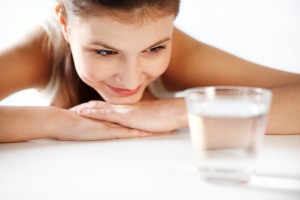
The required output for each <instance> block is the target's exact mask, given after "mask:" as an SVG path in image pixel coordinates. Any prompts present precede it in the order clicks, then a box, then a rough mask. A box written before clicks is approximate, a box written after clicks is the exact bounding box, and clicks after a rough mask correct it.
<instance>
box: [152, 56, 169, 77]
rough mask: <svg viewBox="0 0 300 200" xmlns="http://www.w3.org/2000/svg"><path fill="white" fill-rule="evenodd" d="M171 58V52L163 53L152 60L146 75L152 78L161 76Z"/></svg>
mask: <svg viewBox="0 0 300 200" xmlns="http://www.w3.org/2000/svg"><path fill="white" fill-rule="evenodd" d="M170 58H171V51H168V52H165V53H164V54H162V55H159V58H157V59H154V61H153V63H151V66H148V67H147V73H148V74H149V75H151V76H152V77H155V78H156V77H158V76H160V75H161V74H163V73H164V72H165V71H166V69H167V68H168V66H169V63H170Z"/></svg>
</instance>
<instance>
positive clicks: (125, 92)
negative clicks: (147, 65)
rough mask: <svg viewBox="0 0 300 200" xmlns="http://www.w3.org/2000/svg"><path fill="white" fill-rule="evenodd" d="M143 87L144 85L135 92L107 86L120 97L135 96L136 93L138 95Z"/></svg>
mask: <svg viewBox="0 0 300 200" xmlns="http://www.w3.org/2000/svg"><path fill="white" fill-rule="evenodd" d="M141 86H142V85H139V86H138V87H137V88H135V89H134V90H128V89H122V88H116V87H113V86H110V85H107V87H108V88H109V89H111V91H113V92H114V93H115V94H117V95H119V96H130V95H133V94H135V93H137V92H138V91H139V89H140V88H141Z"/></svg>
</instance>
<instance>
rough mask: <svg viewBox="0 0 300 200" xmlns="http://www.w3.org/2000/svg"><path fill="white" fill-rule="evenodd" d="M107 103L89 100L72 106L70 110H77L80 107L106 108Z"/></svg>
mask: <svg viewBox="0 0 300 200" xmlns="http://www.w3.org/2000/svg"><path fill="white" fill-rule="evenodd" d="M107 105H108V104H107V103H106V102H104V101H89V102H87V103H82V104H79V105H77V106H74V107H72V108H70V109H69V110H71V111H74V112H76V111H77V110H79V109H90V108H105V107H107Z"/></svg>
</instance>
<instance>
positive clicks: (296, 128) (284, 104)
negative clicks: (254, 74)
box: [267, 83, 300, 134]
mask: <svg viewBox="0 0 300 200" xmlns="http://www.w3.org/2000/svg"><path fill="white" fill-rule="evenodd" d="M272 92H273V98H272V106H271V109H270V114H269V119H268V124H267V133H268V134H300V83H298V84H292V85H288V86H282V87H278V88H274V89H272Z"/></svg>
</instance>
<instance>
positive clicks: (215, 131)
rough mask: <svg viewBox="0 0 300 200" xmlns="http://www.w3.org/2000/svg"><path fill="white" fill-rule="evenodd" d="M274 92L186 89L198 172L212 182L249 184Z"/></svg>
mask: <svg viewBox="0 0 300 200" xmlns="http://www.w3.org/2000/svg"><path fill="white" fill-rule="evenodd" d="M271 98H272V93H271V91H270V90H267V89H262V88H253V87H231V86H220V87H199V88H191V89H188V90H186V96H185V101H186V106H187V111H188V117H189V128H190V132H191V141H192V145H193V149H194V152H195V155H196V158H197V161H198V164H197V167H198V171H199V172H200V173H201V174H202V176H203V177H204V178H205V179H207V180H209V181H220V182H234V183H240V182H246V181H248V180H249V179H250V178H251V175H252V174H253V172H254V170H255V161H256V158H257V154H258V152H259V149H260V146H261V144H262V141H263V137H264V134H265V127H266V120H267V115H268V112H269V107H270V102H271Z"/></svg>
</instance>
